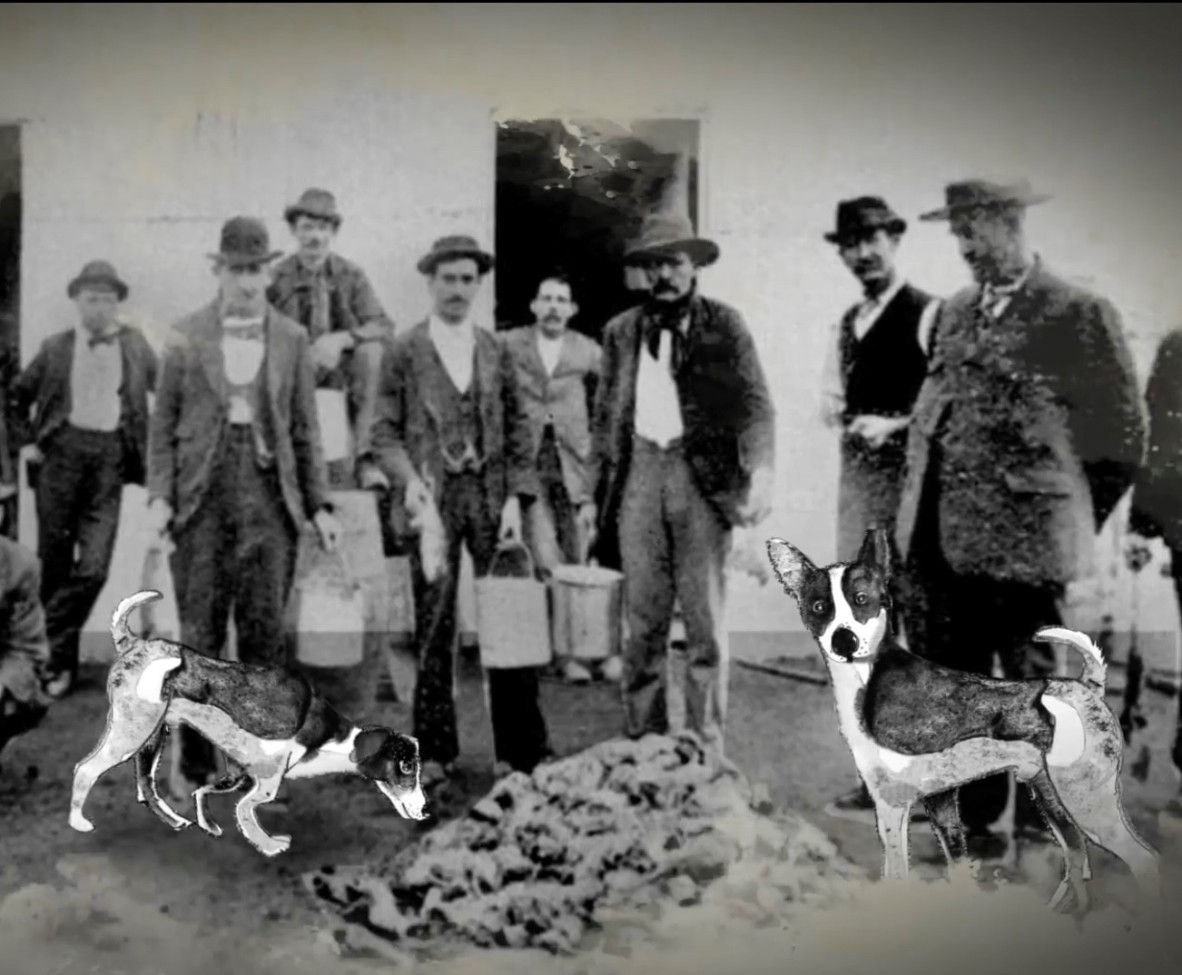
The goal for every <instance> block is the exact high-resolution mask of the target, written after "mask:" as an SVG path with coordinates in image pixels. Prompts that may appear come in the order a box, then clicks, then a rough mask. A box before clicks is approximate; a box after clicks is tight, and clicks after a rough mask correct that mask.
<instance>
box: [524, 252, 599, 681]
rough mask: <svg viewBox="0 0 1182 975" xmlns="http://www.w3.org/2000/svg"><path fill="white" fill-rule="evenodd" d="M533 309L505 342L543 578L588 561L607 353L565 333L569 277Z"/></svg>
mask: <svg viewBox="0 0 1182 975" xmlns="http://www.w3.org/2000/svg"><path fill="white" fill-rule="evenodd" d="M530 308H531V310H532V311H533V313H534V324H533V325H530V326H527V327H525V328H519V329H514V330H513V331H511V332H509V333H508V334H507V335H505V344H506V345H507V346H508V348H509V351H510V353H511V354H512V355H513V361H514V363H515V364H516V366H517V378H518V382H519V384H520V387H521V401H522V406H523V408H524V409H525V415H526V417H527V419H528V420H529V425H530V432H531V434H532V438H533V439H532V443H533V456H534V458H535V464H536V469H537V473H538V495H537V497H535V498H534V499H533V501H532V502H530V505H529V507H528V508H527V509H526V511H525V531H526V538H527V540H528V542H529V545H530V549H531V550H532V552H533V556H534V561H535V563H536V564H537V567H538V569H539V570H540V571H541V572H542V573H543V574H545V573H548V572H549V571H550V570H551V569H553V568H554V566H556V565H560V564H564V563H565V564H571V563H578V562H582V561H584V560H585V558H586V554H587V546H588V544H589V542H590V540H591V533H592V532H593V531H594V529H595V504H594V500H593V498H592V495H591V491H592V487H593V485H591V483H590V482H589V481H588V479H587V462H588V461H589V460H590V454H591V426H590V420H589V416H590V403H591V402H593V398H594V394H595V385H596V382H597V381H598V377H599V363H600V358H601V356H602V352H601V350H600V347H599V343H598V342H595V341H593V340H592V339H589V338H587V336H585V335H581V334H580V333H578V332H576V331H574V330H573V329H570V328H568V327H567V325H568V323H569V321H570V319H572V318H573V317H574V316H575V315H576V314H578V310H579V308H578V305H576V304H575V302H574V296H573V295H572V293H571V284H570V281H569V279H567V278H566V277H564V276H562V275H552V276H550V277H548V278H544V279H543V280H542V282H541V283H540V284H539V285H538V293H537V296H536V297H535V298H534V300H533V303H532V304H531V305H530ZM558 664H559V666H560V667H561V668H562V673H563V676H564V677H565V678H566V679H567V680H568V681H571V682H572V683H585V682H586V681H589V680H590V679H591V673H590V672H589V671H588V670H587V668H586V667H584V666H583V665H582V664H581V663H579V662H578V661H577V660H574V659H570V660H563V661H558ZM614 666H618V661H617V663H616V664H615V665H614Z"/></svg>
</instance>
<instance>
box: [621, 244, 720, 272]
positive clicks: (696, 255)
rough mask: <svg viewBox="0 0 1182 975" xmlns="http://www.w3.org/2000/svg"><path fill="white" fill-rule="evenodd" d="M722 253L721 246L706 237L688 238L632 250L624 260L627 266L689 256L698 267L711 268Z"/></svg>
mask: <svg viewBox="0 0 1182 975" xmlns="http://www.w3.org/2000/svg"><path fill="white" fill-rule="evenodd" d="M721 253H722V252H721V250H720V249H719V246H718V245H717V244H716V243H714V241H712V240H706V239H705V238H704V237H687V238H686V239H685V240H671V241H669V242H668V243H665V244H650V245H647V246H639V247H633V248H630V249H629V250H628V252H627V254H626V255H625V258H624V260H625V263H627V264H635V263H637V262H638V261H643V260H645V259H646V258H653V257H672V256H674V255H676V254H687V255H689V259H690V260H691V261H693V262H694V264H695V265H696V266H697V267H709V266H710V265H711V264H713V263H714V262H715V261H717V260H718V258H719V255H720V254H721Z"/></svg>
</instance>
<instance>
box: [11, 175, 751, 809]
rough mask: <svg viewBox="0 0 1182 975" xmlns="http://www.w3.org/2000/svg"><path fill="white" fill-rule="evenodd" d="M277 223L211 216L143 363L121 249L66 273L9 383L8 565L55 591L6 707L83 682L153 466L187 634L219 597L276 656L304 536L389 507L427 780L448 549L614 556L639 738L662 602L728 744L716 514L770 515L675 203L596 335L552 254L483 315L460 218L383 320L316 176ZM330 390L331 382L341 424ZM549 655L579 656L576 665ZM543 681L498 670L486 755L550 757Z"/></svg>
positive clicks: (440, 733) (658, 678) (731, 353)
mask: <svg viewBox="0 0 1182 975" xmlns="http://www.w3.org/2000/svg"><path fill="white" fill-rule="evenodd" d="M285 219H286V221H287V223H288V225H289V227H290V229H291V231H292V233H293V235H294V237H295V239H296V241H297V243H298V249H297V251H296V253H294V254H292V255H291V256H289V257H287V258H285V259H283V260H279V258H280V257H281V254H280V253H279V252H277V251H275V250H273V249H272V248H271V245H270V241H269V238H268V234H267V230H266V227H265V225H264V224H263V223H262V221H260V220H258V219H255V218H252V217H235V218H233V219H231V220H229V221H227V222H226V223H225V224H224V225H223V227H222V231H221V240H220V247H219V249H218V250H217V251H216V252H214V253H211V254H209V255H208V257H209V258H210V259H211V261H212V270H213V273H214V275H215V277H216V281H217V289H216V295H215V296H214V297H213V298H212V299H211V301H210V302H209V303H208V304H207V305H206V306H205V307H203V308H201V309H199V310H197V311H196V312H194V313H193V314H191V315H188V316H186V317H185V318H183V319H182V320H181V321H179V322H178V323H176V324H175V325H174V326H173V327H172V328H171V329H170V330H169V332H168V336H167V340H166V342H165V343H164V347H163V350H162V352H161V353H160V355H159V356H158V355H157V353H156V352H154V351H153V349H152V347H151V346H150V344H149V343H148V342H147V340H146V339H145V338H144V336H143V335H142V334H141V332H140V331H139V330H138V329H136V328H135V327H133V326H131V325H129V324H126V323H124V322H123V321H121V317H120V315H119V306H120V304H121V302H123V301H124V300H125V299H126V297H127V296H128V293H129V288H128V285H127V284H126V283H125V282H124V281H123V280H122V279H121V278H120V276H119V275H118V273H117V272H116V270H115V268H114V267H112V266H111V265H110V264H109V263H107V262H104V261H94V262H91V263H90V264H88V265H86V267H85V268H83V270H82V271H81V273H79V274H78V275H77V276H76V277H75V278H74V279H73V280H72V281H71V282H70V283H69V284H68V286H67V293H68V295H69V297H70V298H71V299H72V300H73V301H74V303H75V305H76V306H77V308H78V312H79V316H78V324H77V326H76V327H73V328H70V329H66V330H63V331H61V332H59V333H57V334H54V335H52V336H51V337H50V338H48V339H47V340H45V342H44V343H43V344H42V346H41V347H40V349H39V350H38V352H37V353H36V355H35V356H34V357H33V359H32V361H31V362H30V363H29V365H28V366H27V367H26V368H25V369H24V370H22V371H21V372H20V374H19V376H18V377H16V379H15V381H14V382H13V383H12V384H11V387H10V388H9V389H8V390H7V399H8V406H9V409H8V411H7V415H8V417H9V418H10V420H11V426H12V430H11V431H10V433H11V434H12V436H13V437H14V438H15V442H16V443H18V444H20V445H23V446H24V447H25V454H26V457H27V458H28V472H29V481H30V484H31V486H32V487H33V489H34V491H35V494H36V503H37V517H38V524H39V532H38V535H39V551H38V553H37V555H38V557H37V559H34V560H32V561H29V559H31V558H32V556H31V553H28V556H29V559H26V560H25V561H24V562H23V563H22V562H21V561H20V560H19V559H17V560H14V561H13V565H14V566H21V567H22V568H21V574H20V578H21V586H22V587H23V588H21V589H20V592H21V593H23V594H24V596H27V595H28V592H27V591H28V586H29V583H28V580H29V578H33V577H35V576H36V574H37V572H38V571H39V572H40V573H41V578H40V579H39V580H37V588H38V590H39V593H38V595H39V599H38V600H34V602H35V603H37V604H38V607H37V611H38V612H40V606H41V605H43V606H44V619H43V621H41V622H39V624H38V625H40V626H41V630H42V631H43V632H42V635H41V636H40V637H38V638H37V639H39V640H40V643H39V644H38V646H39V647H41V648H43V652H42V651H41V650H36V649H35V650H34V651H32V652H26V653H24V654H23V657H22V659H26V660H38V661H39V663H38V667H39V668H40V670H41V675H42V684H41V686H40V687H38V688H36V689H35V690H36V694H34V693H33V690H31V689H30V688H28V687H25V684H27V683H28V681H25V682H24V683H21V684H20V687H21V688H22V690H21V694H22V700H23V699H29V700H34V699H35V704H36V706H37V707H40V708H44V706H45V699H46V698H47V697H48V698H55V697H60V696H62V695H64V694H66V693H68V692H69V690H70V689H71V687H72V686H73V685H74V683H75V681H76V679H77V673H78V663H79V646H78V643H79V635H80V632H81V630H82V628H83V626H84V625H85V623H86V621H87V619H88V618H89V616H90V615H91V613H92V612H93V609H94V606H95V602H96V600H97V598H98V595H99V593H100V591H101V590H102V588H103V586H104V585H105V582H106V578H107V573H108V569H109V566H110V562H111V556H112V553H113V548H114V542H115V536H116V530H117V526H118V524H119V518H120V511H121V498H122V491H123V487H124V485H126V484H140V485H144V486H145V487H146V490H147V496H148V508H147V512H148V518H149V521H150V530H151V534H152V536H153V537H154V538H158V539H160V540H163V539H165V538H167V539H168V541H169V542H170V544H171V556H170V565H171V570H172V577H173V581H174V587H175V591H176V598H177V609H178V615H179V618H180V627H181V639H182V640H183V642H185V643H186V644H187V645H189V646H191V647H193V648H194V649H196V650H198V651H199V652H202V653H206V654H209V655H212V656H219V655H221V654H222V653H223V652H224V651H225V646H226V638H227V629H228V623H229V619H230V615H231V614H233V619H234V625H235V630H236V634H237V647H238V653H239V657H240V659H242V660H244V661H247V662H250V663H259V664H271V665H289V664H290V662H291V661H290V660H289V653H290V644H289V641H288V639H287V637H288V634H287V633H286V608H287V604H288V600H289V598H290V595H291V591H292V587H293V582H294V578H293V576H294V572H295V566H296V562H297V553H298V545H299V544H300V539H301V533H304V532H311V533H312V534H313V535H314V537H315V538H317V539H318V541H319V543H320V544H321V545H322V546H323V547H325V548H327V549H331V548H333V547H334V546H336V545H338V544H340V543H341V526H340V524H339V523H338V521H337V518H336V516H335V512H334V506H333V502H332V497H333V491H334V490H339V489H361V490H370V491H374V492H375V493H376V495H377V497H378V499H379V500H378V503H379V504H380V506H381V510H382V513H383V516H382V519H381V520H382V523H383V526H384V528H383V530H384V532H385V538H384V542H385V547H386V553H387V554H391V553H399V552H401V553H405V554H407V555H409V556H410V558H411V562H412V578H413V580H414V599H415V609H416V612H415V616H416V634H415V646H416V654H417V676H416V680H415V691H414V701H413V733H414V734H415V735H416V737H418V738H419V741H420V744H421V748H422V754H423V758H424V769H423V778H424V784H425V785H426V786H428V787H432V786H435V785H438V784H440V783H442V782H444V781H446V780H447V779H448V778H449V777H450V776H451V775H452V774H453V773H454V771H455V768H456V760H457V759H458V758H459V739H458V734H457V727H456V724H457V722H456V713H455V679H454V655H455V649H456V644H457V632H456V631H457V627H456V602H457V599H456V597H457V586H458V580H459V568H460V558H461V551H462V549H463V548H465V547H466V548H467V550H468V551H469V553H470V555H471V557H472V560H473V564H474V568H475V572H476V575H477V576H478V577H479V576H482V575H484V574H485V573H486V572H487V571H488V569H489V565H490V562H491V560H492V558H493V556H494V554H495V552H496V551H497V548H498V546H499V545H500V544H502V543H505V542H528V544H529V545H530V546H531V548H532V549H533V552H534V553H535V557H536V562H537V564H538V566H539V569H540V571H541V572H542V573H543V574H544V573H545V572H547V571H550V570H552V569H553V567H554V566H555V565H557V564H560V563H564V562H565V563H571V562H581V561H584V560H588V559H596V560H598V561H600V562H601V563H602V564H604V565H611V566H613V567H616V568H620V569H622V570H623V573H624V575H625V578H626V583H625V585H626V593H625V602H626V605H627V607H628V610H627V615H628V620H627V623H628V633H629V636H628V643H627V646H626V649H625V652H624V653H623V655H622V657H623V659H622V666H621V668H620V669H621V670H622V673H621V674H619V675H618V676H619V679H620V681H621V693H622V696H623V699H624V723H625V730H626V733H627V734H629V735H631V736H634V737H638V736H640V735H642V734H644V733H646V732H649V731H664V730H667V728H668V719H667V716H666V706H665V670H664V668H663V663H664V654H665V651H666V648H667V646H668V639H669V629H670V625H671V622H672V618H673V614H674V605H675V603H676V604H678V605H680V607H681V611H682V615H683V618H684V622H685V628H686V636H687V644H688V649H689V655H690V668H689V670H690V676H689V678H688V683H689V685H690V686H689V690H688V692H687V705H688V709H689V716H688V719H689V721H690V723H691V725H692V726H693V727H695V728H697V729H698V730H699V731H701V732H702V733H703V735H705V736H707V737H710V738H712V739H713V740H715V741H716V742H718V744H719V745H720V746H721V740H722V725H723V721H724V710H725V697H726V695H725V690H726V653H725V644H726V640H725V634H724V630H723V626H724V623H723V596H724V587H723V579H724V574H723V564H724V561H725V557H726V553H727V550H728V548H729V544H730V533H731V530H732V528H733V527H734V526H735V525H737V524H747V523H753V522H755V521H758V520H760V519H762V518H763V517H764V516H766V514H767V513H768V511H769V510H770V506H771V489H772V464H773V441H774V438H773V422H774V411H773V408H772V401H771V395H770V391H769V389H768V387H767V383H766V380H765V377H764V374H763V370H762V368H761V366H760V363H759V360H758V356H757V355H756V352H755V347H754V344H753V342H752V339H751V336H750V334H749V333H748V331H747V329H746V326H745V324H744V323H743V320H742V317H741V316H740V315H739V313H738V312H737V311H735V310H734V309H732V308H730V307H728V306H726V305H724V304H722V303H721V302H718V301H715V300H713V299H710V298H707V297H705V296H703V295H701V294H700V293H699V292H698V287H697V272H698V270H699V269H700V268H702V267H705V266H707V265H709V264H711V263H713V262H714V261H715V260H716V259H717V257H718V255H719V251H718V247H717V245H715V244H713V243H712V242H710V241H706V240H702V239H700V238H698V237H696V236H695V235H694V233H693V232H692V229H691V228H690V225H689V223H688V221H686V220H684V219H683V218H680V217H676V216H667V215H658V216H653V217H650V218H647V219H646V220H645V222H644V224H643V226H642V228H641V230H640V233H639V235H638V238H637V239H636V240H635V241H633V243H632V244H631V245H630V246H629V248H628V249H627V252H626V254H625V255H624V261H625V263H626V264H627V265H629V266H632V267H638V268H640V269H642V272H643V274H644V276H645V279H646V280H647V282H648V284H649V290H648V295H647V298H646V299H645V300H644V301H642V302H641V303H640V304H638V305H637V306H636V307H635V308H632V309H630V310H628V311H626V312H624V313H623V314H621V315H619V316H617V317H616V318H615V319H613V320H612V321H611V322H609V323H607V325H606V327H605V329H604V331H603V336H602V345H601V344H600V343H599V342H596V341H594V340H592V339H591V338H589V337H587V336H585V335H583V334H580V333H578V332H575V331H573V330H572V329H570V328H568V327H567V326H568V323H569V322H570V320H571V318H572V317H573V316H574V315H575V314H576V313H577V310H578V308H577V304H576V302H575V295H574V294H573V292H572V286H571V282H570V281H569V280H567V279H566V278H564V277H563V276H562V275H561V274H555V275H553V276H549V277H546V278H545V279H544V280H543V281H541V282H540V284H539V287H538V291H537V294H536V297H535V300H534V302H533V304H532V311H533V314H534V317H535V322H534V324H533V325H531V326H528V327H525V328H521V329H514V330H512V331H509V332H507V333H505V334H500V333H497V332H495V331H494V330H492V329H489V328H482V327H478V323H477V322H476V321H475V320H474V318H475V316H474V315H473V305H474V300H475V298H476V296H477V293H478V291H479V289H480V288H481V287H482V285H483V283H484V280H485V278H486V277H487V275H488V274H489V273H490V271H491V270H492V268H493V266H494V257H493V255H492V254H490V253H488V252H487V251H485V250H484V249H482V248H481V247H480V246H479V245H478V243H477V242H476V240H474V239H473V238H471V237H467V236H448V237H443V238H440V239H439V240H437V241H435V243H434V245H433V246H432V248H431V250H430V251H429V252H428V253H427V254H425V255H424V256H423V257H422V258H421V259H420V261H419V262H418V270H419V271H420V272H421V273H422V275H423V276H424V279H425V281H426V284H427V289H428V291H429V293H430V297H431V303H432V308H431V312H430V313H429V314H428V315H427V317H426V318H425V319H424V320H423V321H421V322H419V323H418V324H416V325H414V326H413V327H411V328H409V329H408V330H406V331H405V332H404V333H402V334H399V335H397V336H395V333H394V325H393V322H392V321H391V319H390V317H389V316H388V315H386V313H385V312H384V310H383V308H382V305H381V303H380V302H379V300H378V299H377V297H376V295H375V293H374V289H373V288H372V286H371V284H370V282H369V279H368V277H367V276H366V274H365V273H364V271H362V270H361V269H360V268H359V267H357V266H356V265H355V264H352V263H351V262H349V261H347V260H345V259H344V258H342V257H340V256H339V255H338V254H336V253H335V252H334V251H333V248H332V243H333V238H334V235H335V234H336V232H337V231H338V230H339V228H340V226H341V215H340V214H339V213H338V212H337V209H336V201H335V199H334V197H333V195H332V194H331V193H329V192H326V191H324V190H319V189H311V190H308V191H307V192H305V193H304V194H303V195H302V196H301V198H300V199H299V201H298V202H297V203H295V204H293V205H292V206H291V207H289V208H288V209H287V210H286V212H285ZM324 393H336V394H338V399H337V400H336V402H338V403H342V402H343V404H344V407H343V410H344V414H345V416H346V422H345V423H344V428H345V430H346V437H347V440H348V442H347V444H345V445H342V444H341V443H339V442H338V440H339V434H340V427H341V425H340V424H336V423H333V422H331V421H330V420H329V419H328V418H326V415H325V414H324V412H323V410H324V409H325V403H326V402H328V401H329V400H328V399H326V398H325V397H324V395H323V394H324ZM334 437H336V438H337V439H335V440H334V439H333V438H334ZM429 510H430V511H432V512H433V513H434V514H435V515H437V521H438V523H440V524H442V526H443V531H444V535H445V541H446V560H445V561H446V568H445V571H443V572H442V573H439V574H435V573H433V572H428V571H425V567H424V565H423V562H422V555H421V550H420V547H419V546H418V545H417V544H415V535H416V532H417V531H418V530H419V529H420V527H421V526H422V524H423V523H424V513H425V512H427V511H429ZM154 544H155V542H154ZM7 554H8V550H7V549H6V550H5V551H4V552H0V555H5V557H7ZM24 596H22V598H24ZM35 622H36V621H35ZM30 625H31V624H30ZM26 642H27V641H26ZM34 642H36V641H34ZM14 659H15V657H14ZM564 663H565V673H566V676H567V677H569V678H572V679H575V680H584V679H586V678H587V677H588V674H587V673H586V672H585V671H582V670H581V669H580V668H579V666H578V664H577V663H576V662H574V661H569V660H568V661H565V662H564ZM25 669H26V670H27V669H28V668H25ZM22 673H24V671H22ZM538 677H539V674H538V670H537V669H536V668H514V669H489V670H488V672H487V673H486V679H487V685H486V686H487V700H488V704H489V711H490V717H491V723H492V728H493V742H494V753H495V757H496V760H497V762H498V763H499V764H501V765H502V766H503V767H507V768H514V769H522V770H529V769H531V768H533V767H534V766H535V765H536V764H537V763H538V762H539V761H541V760H542V759H543V758H544V757H545V756H546V755H548V754H549V753H550V745H549V735H548V730H547V725H546V721H545V718H544V715H543V711H542V707H541V701H540V693H539V681H538ZM18 683H19V682H17V681H8V682H7V683H6V686H9V685H11V686H12V687H14V688H15V687H17V685H18ZM38 713H40V712H38ZM183 731H184V730H183ZM214 759H215V756H214V754H213V751H212V749H211V748H210V746H209V745H208V744H207V743H206V742H204V741H203V740H202V739H201V738H200V737H199V736H197V735H195V734H191V733H187V731H186V732H185V733H183V734H182V747H181V753H180V769H179V771H180V776H179V777H177V778H174V779H173V780H172V781H171V783H170V791H171V792H173V793H174V795H175V797H176V798H177V799H183V798H184V797H185V796H186V795H187V794H189V793H191V791H192V790H193V789H194V788H196V787H197V786H198V785H200V784H202V783H204V782H206V781H208V780H209V779H210V778H211V777H212V776H213V775H214V774H216V769H215V761H214Z"/></svg>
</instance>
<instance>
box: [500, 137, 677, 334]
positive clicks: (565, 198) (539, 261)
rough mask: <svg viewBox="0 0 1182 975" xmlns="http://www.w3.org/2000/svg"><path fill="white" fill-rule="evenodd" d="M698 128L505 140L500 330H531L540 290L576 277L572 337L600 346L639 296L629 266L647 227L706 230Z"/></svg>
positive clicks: (502, 148) (502, 145)
mask: <svg viewBox="0 0 1182 975" xmlns="http://www.w3.org/2000/svg"><path fill="white" fill-rule="evenodd" d="M698 152H699V123H698V121H697V120H696V119H650V120H638V121H629V122H615V121H607V120H603V119H535V120H531V121H514V122H506V123H502V124H501V125H500V127H499V129H498V132H497V173H496V183H497V190H496V192H497V197H496V254H497V273H496V282H497V284H496V305H497V307H496V321H497V328H498V329H504V328H511V327H516V326H519V325H528V324H530V322H532V320H533V316H532V315H531V314H530V310H529V305H530V302H531V301H532V300H533V297H534V295H535V294H536V292H537V286H538V282H539V281H540V280H541V279H542V278H543V277H544V276H545V275H546V274H549V273H553V272H554V271H555V270H562V271H565V272H566V273H567V275H569V276H570V277H571V279H572V280H573V282H574V286H575V300H576V301H577V302H578V304H579V314H578V315H577V316H576V317H575V318H574V319H573V321H572V322H571V326H572V327H573V328H577V329H578V330H579V331H581V332H584V333H585V334H587V335H590V336H591V337H592V338H596V339H598V338H599V336H600V334H601V332H602V330H603V326H604V324H605V323H606V322H607V321H608V319H610V318H611V317H612V316H613V315H615V314H617V313H619V312H620V311H622V310H624V309H625V308H627V307H629V306H630V305H633V304H635V303H636V301H637V297H638V296H637V293H636V291H635V290H634V287H633V286H631V285H630V279H629V278H628V277H626V275H625V271H624V268H623V265H622V258H623V254H624V247H625V244H626V243H627V241H628V240H629V239H631V238H632V237H633V236H634V235H635V233H636V231H637V229H638V228H639V225H640V222H641V220H642V219H643V218H644V216H645V215H646V214H648V213H650V212H653V211H657V210H679V211H680V212H681V213H683V214H685V215H686V216H688V217H689V219H690V222H691V223H692V224H693V226H694V227H695V228H696V227H697V225H698Z"/></svg>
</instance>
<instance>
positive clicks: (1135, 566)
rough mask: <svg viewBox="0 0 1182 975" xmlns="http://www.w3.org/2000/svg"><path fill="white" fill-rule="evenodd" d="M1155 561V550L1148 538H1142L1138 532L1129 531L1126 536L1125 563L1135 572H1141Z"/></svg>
mask: <svg viewBox="0 0 1182 975" xmlns="http://www.w3.org/2000/svg"><path fill="white" fill-rule="evenodd" d="M1152 561H1153V552H1152V550H1151V549H1150V547H1149V541H1148V539H1145V538H1142V537H1141V536H1140V535H1138V534H1137V533H1136V532H1129V534H1128V536H1127V537H1126V538H1125V565H1127V566H1128V567H1129V569H1131V570H1132V571H1133V572H1140V571H1141V570H1142V569H1144V568H1145V566H1147V565H1148V564H1149V563H1150V562H1152Z"/></svg>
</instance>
